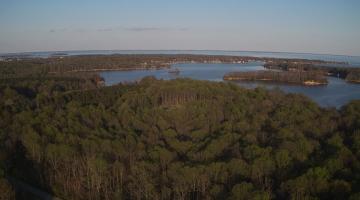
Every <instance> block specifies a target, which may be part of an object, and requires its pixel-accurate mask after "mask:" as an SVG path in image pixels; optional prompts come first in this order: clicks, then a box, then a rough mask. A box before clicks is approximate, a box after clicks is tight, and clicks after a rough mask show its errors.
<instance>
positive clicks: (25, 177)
mask: <svg viewBox="0 0 360 200" xmlns="http://www.w3.org/2000/svg"><path fill="white" fill-rule="evenodd" d="M84 57H87V56H84ZM89 57H91V56H89ZM95 57H97V56H95ZM100 57H101V59H100V60H98V61H94V62H89V63H88V64H89V65H88V64H85V63H86V59H83V58H82V57H81V56H80V57H63V58H47V59H21V60H6V61H1V62H0V71H1V73H0V74H1V77H0V119H1V120H0V147H1V148H0V199H1V198H2V199H15V198H17V199H37V198H38V197H37V196H36V194H34V193H32V192H29V191H25V190H22V189H19V186H18V185H19V184H16V183H15V182H14V180H19V181H22V182H24V183H27V184H29V185H31V186H33V187H35V188H37V189H39V190H41V191H43V192H46V193H48V194H50V195H52V196H55V197H58V198H61V199H94V200H96V199H193V200H197V199H240V200H241V199H244V200H245V199H246V200H247V199H254V200H255V199H269V200H270V199H351V200H356V199H359V198H360V100H356V101H352V102H350V103H349V104H347V105H345V106H343V107H342V108H340V109H335V108H322V107H319V106H318V105H317V104H316V103H314V102H313V101H312V100H310V99H309V98H307V97H306V96H303V95H298V94H286V93H283V92H281V91H279V90H266V89H263V88H256V89H245V88H241V87H239V86H237V85H235V84H233V83H230V82H220V83H216V82H209V81H195V80H191V79H176V80H171V81H165V80H156V79H155V78H153V77H146V78H144V79H142V80H141V81H139V82H136V83H127V84H118V85H114V86H104V84H103V80H102V78H101V77H100V76H99V75H98V74H97V73H96V72H95V71H94V70H95V69H96V70H97V69H99V68H100V67H103V68H101V69H106V70H107V69H109V67H110V66H113V67H114V69H116V70H118V69H120V68H121V69H128V68H129V67H132V68H137V67H138V66H140V65H139V64H140V63H144V60H143V59H145V60H146V63H154V60H157V59H161V60H165V61H166V62H164V61H161V62H160V63H172V62H180V61H181V62H185V61H184V58H183V56H179V57H180V58H179V57H177V56H174V55H171V56H170V55H169V56H154V55H151V56H148V55H143V56H135V55H132V56H100ZM113 57H120V58H113ZM155 57H158V58H156V59H155ZM184 57H186V56H184ZM195 57H196V58H198V59H200V58H199V57H201V56H194V58H192V59H190V60H187V61H186V62H188V61H194V62H195ZM210 57H211V56H210ZM110 58H113V59H114V60H116V59H119V60H118V61H113V60H111V59H110ZM125 58H126V59H125ZM170 58H171V59H170ZM175 58H176V59H178V60H175V61H174V59H175ZM186 58H187V57H186ZM211 58H212V57H211ZM230 58H231V57H225V58H224V59H226V60H227V59H230ZM66 59H69V61H64V63H63V64H61V65H60V64H58V63H59V62H60V60H66ZM71 59H74V60H73V61H74V64H70V63H72V61H70V60H71ZM93 59H94V60H96V59H95V58H93ZM231 59H233V60H232V61H231ZM231 59H230V60H227V62H230V61H231V62H238V61H242V60H240V59H243V58H238V59H239V60H235V58H231ZM250 59H251V60H253V59H254V58H250ZM120 60H121V61H120ZM75 61H76V62H75ZM204 61H205V60H201V62H204ZM210 61H211V62H217V61H218V59H216V60H206V62H210ZM244 61H247V60H246V59H245V60H244ZM259 61H260V58H259ZM268 61H269V60H268ZM82 62H85V63H83V64H81V63H82ZM106 62H108V63H109V64H108V65H104V63H106ZM199 62H200V61H199ZM221 62H225V61H221ZM265 62H266V61H265ZM272 62H274V61H272ZM297 62H299V61H297ZM302 62H306V63H313V64H315V63H322V61H307V60H304V61H302ZM94 63H96V64H94ZM110 63H111V64H110ZM131 63H133V64H131ZM120 66H121V67H120ZM167 66H168V64H164V65H161V64H159V65H158V64H154V65H152V64H149V65H146V67H167ZM85 69H86V70H85ZM85 71H86V72H85Z"/></svg>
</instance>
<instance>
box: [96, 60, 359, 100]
mask: <svg viewBox="0 0 360 200" xmlns="http://www.w3.org/2000/svg"><path fill="white" fill-rule="evenodd" d="M262 65H263V63H261V62H251V63H246V64H198V63H196V64H194V63H190V64H176V65H174V66H173V67H176V68H178V69H179V70H180V74H179V75H175V74H171V73H168V69H161V70H137V71H112V72H102V73H101V76H102V77H104V79H105V83H106V85H113V84H117V83H120V82H131V81H135V80H140V79H141V78H143V77H145V76H155V77H156V78H158V79H165V80H169V79H174V78H192V79H198V80H210V81H222V77H223V76H224V74H226V73H228V72H232V71H255V70H262V69H264V68H263V66H262ZM328 81H329V84H328V85H327V86H319V87H306V86H299V85H286V84H278V83H270V82H237V84H238V85H240V86H242V87H246V88H255V87H258V86H263V87H266V88H276V87H278V88H280V89H281V90H283V91H285V92H289V93H301V94H304V95H306V96H308V97H310V98H311V99H313V100H314V101H316V102H317V103H319V104H320V105H322V106H329V107H340V106H342V105H344V104H346V103H348V102H349V101H351V100H354V99H360V84H350V83H346V82H345V81H344V80H341V79H338V78H334V77H328Z"/></svg>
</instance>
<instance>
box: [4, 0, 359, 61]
mask: <svg viewBox="0 0 360 200" xmlns="http://www.w3.org/2000/svg"><path fill="white" fill-rule="evenodd" d="M102 49H118V50H128V49H137V50H147V49H157V50H160V49H161V50H166V49H206V50H250V51H290V52H310V53H330V54H346V55H360V0H262V1H260V0H206V1H205V0H177V1H172V0H116V1H115V0H114V1H109V0H101V1H100V0H99V1H91V0H86V1H85V0H58V1H54V0H0V52H1V53H6V52H24V51H53V50H102Z"/></svg>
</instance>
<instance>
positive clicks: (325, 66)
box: [264, 60, 360, 83]
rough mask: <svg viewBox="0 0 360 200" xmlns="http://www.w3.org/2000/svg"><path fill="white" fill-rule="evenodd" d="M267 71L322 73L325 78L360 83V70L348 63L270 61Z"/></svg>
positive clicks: (267, 64) (266, 64)
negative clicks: (331, 77) (329, 77)
mask: <svg viewBox="0 0 360 200" xmlns="http://www.w3.org/2000/svg"><path fill="white" fill-rule="evenodd" d="M264 67H265V68H267V69H277V70H283V71H310V72H317V73H322V74H323V75H325V76H334V77H338V78H341V79H345V80H346V81H348V82H353V83H360V69H359V68H358V67H349V66H348V64H347V63H343V64H341V63H333V65H331V63H316V62H314V63H305V62H298V61H291V60H285V61H269V62H267V63H265V65H264Z"/></svg>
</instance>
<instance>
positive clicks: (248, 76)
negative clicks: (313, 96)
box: [223, 70, 327, 85]
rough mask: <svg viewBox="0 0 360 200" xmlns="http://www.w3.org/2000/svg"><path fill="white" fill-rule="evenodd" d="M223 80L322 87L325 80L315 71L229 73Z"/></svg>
mask: <svg viewBox="0 0 360 200" xmlns="http://www.w3.org/2000/svg"><path fill="white" fill-rule="evenodd" d="M223 78H224V80H230V81H274V82H282V83H292V84H303V85H323V84H327V79H326V78H325V77H324V76H323V74H322V73H319V72H316V71H287V72H283V71H265V70H259V71H249V72H230V73H227V74H225V75H224V77H223Z"/></svg>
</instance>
